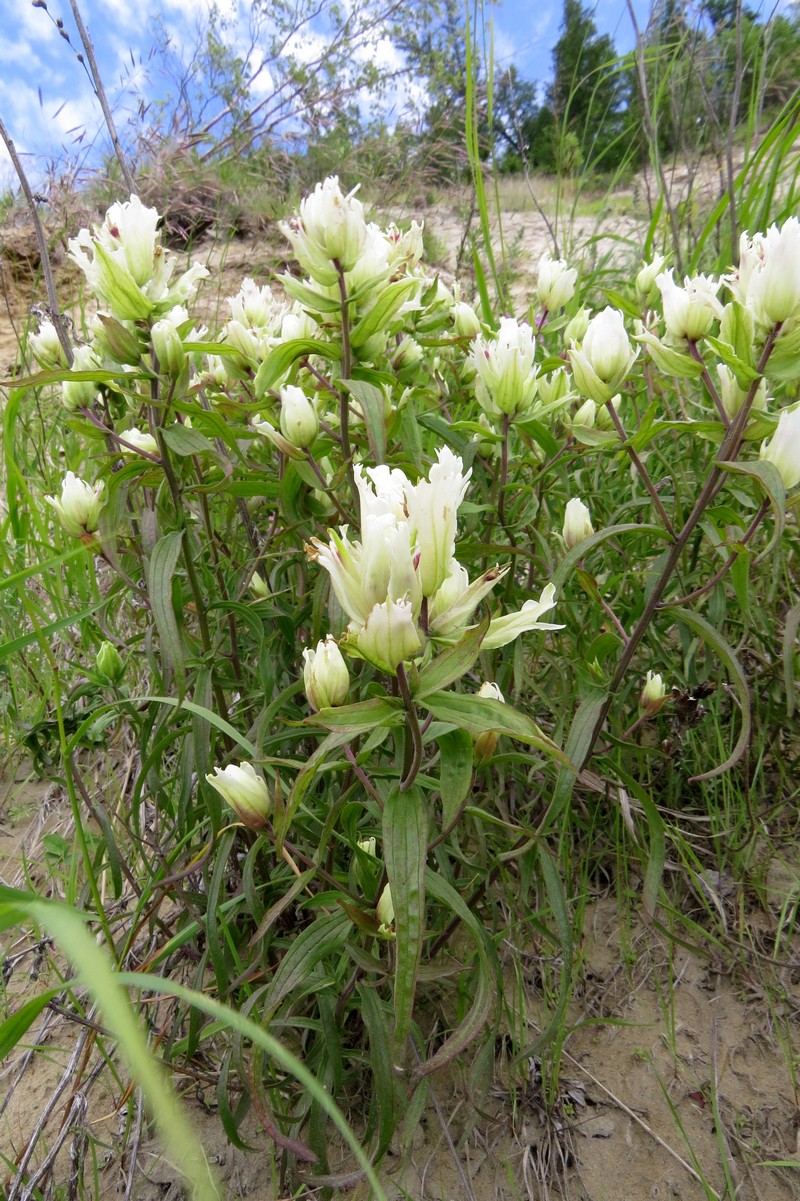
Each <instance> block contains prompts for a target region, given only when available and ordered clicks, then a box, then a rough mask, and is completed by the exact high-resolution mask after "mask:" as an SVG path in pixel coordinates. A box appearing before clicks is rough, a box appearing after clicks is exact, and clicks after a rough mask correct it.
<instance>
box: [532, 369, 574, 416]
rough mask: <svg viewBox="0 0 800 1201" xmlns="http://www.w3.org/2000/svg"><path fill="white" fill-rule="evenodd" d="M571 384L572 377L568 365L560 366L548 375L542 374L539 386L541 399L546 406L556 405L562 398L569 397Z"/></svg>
mask: <svg viewBox="0 0 800 1201" xmlns="http://www.w3.org/2000/svg"><path fill="white" fill-rule="evenodd" d="M569 386H570V378H569V372H568V371H567V369H566V367H559V368H558V369H557V370H556V371H551V372H550V373H549V374H548V375H540V376H539V378H538V388H537V390H538V393H539V401H540V402H541V404H543V405H544V406H545V407H547V406H549V405H556V404H558V402H559V401H560V400H566V399H567V398H568V397H569Z"/></svg>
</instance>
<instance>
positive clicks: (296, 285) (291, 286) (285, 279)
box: [281, 275, 342, 313]
mask: <svg viewBox="0 0 800 1201" xmlns="http://www.w3.org/2000/svg"><path fill="white" fill-rule="evenodd" d="M281 283H282V284H283V288H284V291H285V292H286V293H287V294H288V295H289V296H291V298H292V300H299V302H300V304H302V305H303V307H304V308H306V309H310V310H311V312H312V313H338V312H340V310H341V307H342V302H341V300H340V299H339V298H338V297H337V298H336V299H334V298H333V297H332V296H324V295H323V294H322V293H321V292H317V291H316V290H315V289H314V288H309V287H308V286H307V285H306V284H302V283H300V280H299V279H295V278H294V276H292V275H282V276H281Z"/></svg>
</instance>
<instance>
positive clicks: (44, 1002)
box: [0, 985, 64, 1061]
mask: <svg viewBox="0 0 800 1201" xmlns="http://www.w3.org/2000/svg"><path fill="white" fill-rule="evenodd" d="M63 991H64V987H63V985H59V986H58V987H57V988H49V989H48V990H47V992H43V993H40V994H39V996H37V997H31V999H30V1001H26V1002H25V1004H24V1005H20V1007H19V1009H17V1010H16V1011H15V1012H14V1013H12V1014H11V1016H10V1017H8V1018H6V1020H5V1021H4V1022H3V1024H2V1025H0V1061H2V1060H4V1059H5V1057H6V1056H7V1055H10V1054H11V1052H12V1051H13V1050H14V1048H15V1047H16V1045H17V1043H18V1042H19V1040H20V1039H21V1038H22V1037H23V1035H24V1034H26V1033H27V1032H28V1030H30V1028H31V1026H32V1025H33V1023H34V1022H35V1021H36V1019H37V1018H38V1016H39V1014H40V1013H41V1012H42V1010H43V1009H45V1008H46V1007H47V1006H48V1005H49V1004H50V1002H51V1001H52V1000H53V997H57V996H58V995H59V993H63Z"/></svg>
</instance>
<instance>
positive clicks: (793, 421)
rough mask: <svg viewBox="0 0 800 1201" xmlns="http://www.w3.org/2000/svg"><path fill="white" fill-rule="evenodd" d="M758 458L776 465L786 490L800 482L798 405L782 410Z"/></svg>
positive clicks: (799, 418) (799, 406) (799, 411)
mask: <svg viewBox="0 0 800 1201" xmlns="http://www.w3.org/2000/svg"><path fill="white" fill-rule="evenodd" d="M759 458H760V459H763V460H764V461H765V462H766V463H772V464H773V466H775V467H777V469H778V472H779V474H780V477H781V479H782V480H783V486H784V488H785V489H786V490H787V492H788V490H789V489H790V488H794V486H795V484H798V483H800V405H798V406H797V407H796V408H794V409H784V410H783V412H782V413H781V415H780V417H779V418H778V428H777V429H776V430H775V433H774V434H773V435H772V438H771V439H770V441H769V442H763V443H762V445H761V453H760V454H759Z"/></svg>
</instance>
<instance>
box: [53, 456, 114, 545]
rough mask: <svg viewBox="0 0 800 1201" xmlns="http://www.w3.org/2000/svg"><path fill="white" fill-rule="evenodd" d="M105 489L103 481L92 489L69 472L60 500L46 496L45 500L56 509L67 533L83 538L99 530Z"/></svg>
mask: <svg viewBox="0 0 800 1201" xmlns="http://www.w3.org/2000/svg"><path fill="white" fill-rule="evenodd" d="M104 488H105V484H104V483H103V481H102V480H100V481H99V483H97V484H95V485H94V487H92V485H91V484H87V483H86V481H85V480H82V479H79V478H78V476H76V475H75V473H74V472H73V471H68V472H67V474H66V476H65V477H64V482H63V483H62V485H61V496H60V497H59V498H58V499H56V497H55V496H46V497H45V500H46V502H47V504H48V505H50V506H51V507H52V508H53V509H55V511H56V513H57V514H58V519H59V521H60V522H61V525H62V527H63V528H64V530H65V531H66V533H67V534H71V535H72V537H73V538H81V537H82V536H83V535H84V534H93V533H94V532H95V530H96V529H97V525H98V521H99V516H100V510H101V509H102V507H103V500H102V495H103V489H104Z"/></svg>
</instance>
